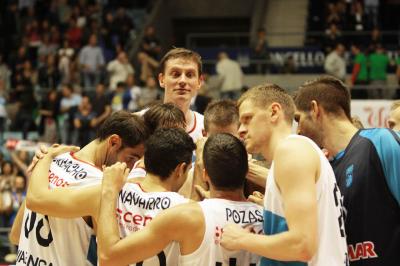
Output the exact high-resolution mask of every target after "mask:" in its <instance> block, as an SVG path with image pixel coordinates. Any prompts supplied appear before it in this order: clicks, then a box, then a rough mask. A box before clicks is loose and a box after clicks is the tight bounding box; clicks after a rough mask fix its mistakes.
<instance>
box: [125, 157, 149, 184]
mask: <svg viewBox="0 0 400 266" xmlns="http://www.w3.org/2000/svg"><path fill="white" fill-rule="evenodd" d="M139 163H141V160H139V161H137V162H136V163H135V164H134V165H133V167H132V169H131V171H130V172H129V175H128V177H127V179H128V180H129V179H132V178H138V177H145V176H146V174H147V172H146V169H144V168H143V167H141V166H139Z"/></svg>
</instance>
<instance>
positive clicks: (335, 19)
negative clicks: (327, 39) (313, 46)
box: [326, 2, 343, 25]
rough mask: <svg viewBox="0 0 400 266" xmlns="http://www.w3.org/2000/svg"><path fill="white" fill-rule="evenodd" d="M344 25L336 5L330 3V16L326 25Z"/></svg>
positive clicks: (328, 15) (327, 17)
mask: <svg viewBox="0 0 400 266" xmlns="http://www.w3.org/2000/svg"><path fill="white" fill-rule="evenodd" d="M331 24H335V25H343V21H342V17H341V16H340V14H339V12H338V8H337V5H336V3H333V2H331V3H329V4H328V14H327V16H326V25H331Z"/></svg>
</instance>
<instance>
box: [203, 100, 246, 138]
mask: <svg viewBox="0 0 400 266" xmlns="http://www.w3.org/2000/svg"><path fill="white" fill-rule="evenodd" d="M233 123H237V124H239V110H238V108H237V106H236V102H234V101H231V100H219V101H215V102H212V103H210V104H209V105H208V106H207V108H206V110H205V111H204V129H205V130H206V131H208V130H209V127H210V124H214V125H216V126H219V127H226V126H229V125H231V124H233Z"/></svg>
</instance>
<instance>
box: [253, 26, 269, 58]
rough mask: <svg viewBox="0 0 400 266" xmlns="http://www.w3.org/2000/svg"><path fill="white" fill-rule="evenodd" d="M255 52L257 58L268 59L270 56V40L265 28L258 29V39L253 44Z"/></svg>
mask: <svg viewBox="0 0 400 266" xmlns="http://www.w3.org/2000/svg"><path fill="white" fill-rule="evenodd" d="M253 52H254V57H255V58H262V59H267V56H268V42H267V34H266V32H265V29H264V28H261V29H259V30H258V31H257V39H256V42H255V43H254V44H253Z"/></svg>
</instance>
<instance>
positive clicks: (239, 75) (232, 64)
mask: <svg viewBox="0 0 400 266" xmlns="http://www.w3.org/2000/svg"><path fill="white" fill-rule="evenodd" d="M216 70H217V74H218V75H219V76H220V78H221V82H222V84H221V98H223V99H226V98H230V99H233V100H236V99H237V98H239V96H240V92H241V89H242V87H243V72H242V69H241V68H240V65H239V63H238V62H236V61H234V60H232V59H230V58H229V56H228V54H227V53H225V52H221V53H219V54H218V63H217V66H216Z"/></svg>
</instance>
